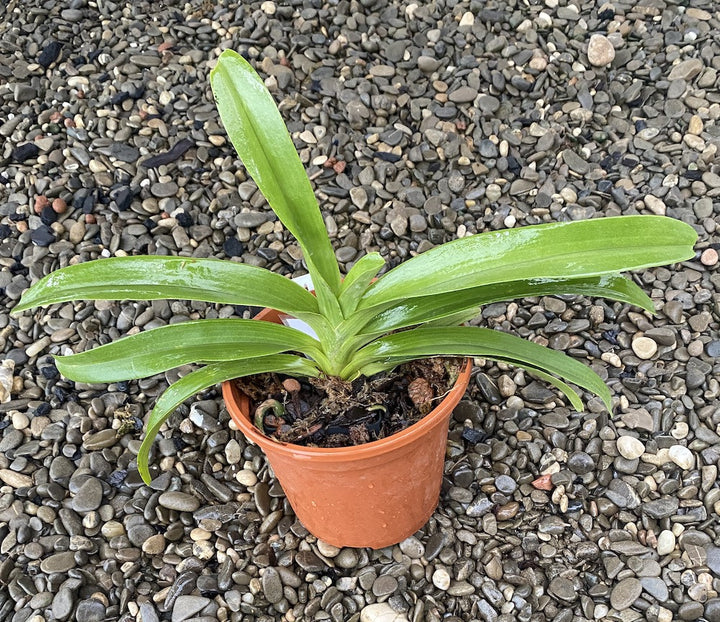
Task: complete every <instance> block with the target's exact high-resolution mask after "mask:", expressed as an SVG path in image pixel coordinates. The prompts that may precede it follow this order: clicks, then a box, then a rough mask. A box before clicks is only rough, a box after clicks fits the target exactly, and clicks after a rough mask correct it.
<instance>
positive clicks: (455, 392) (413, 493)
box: [222, 309, 472, 549]
mask: <svg viewBox="0 0 720 622" xmlns="http://www.w3.org/2000/svg"><path fill="white" fill-rule="evenodd" d="M280 317H281V316H280V314H279V313H278V312H277V311H274V310H270V309H265V310H264V311H262V312H261V313H260V314H258V316H257V319H262V320H267V321H274V322H280V321H281V320H280ZM471 369H472V365H471V362H470V361H469V360H468V361H467V362H466V364H465V367H464V368H463V370H462V372H461V374H460V376H459V378H458V380H457V382H456V383H455V386H454V387H453V388H452V389H451V391H450V392H449V393H448V394H447V396H446V397H445V398H444V399H443V401H442V402H441V403H440V404H439V405H438V406H437V408H435V409H434V410H433V411H432V412H430V413H429V414H428V415H427V416H426V417H424V418H423V419H421V420H420V421H418V422H417V423H415V424H414V425H412V426H410V427H409V428H407V429H405V430H403V431H402V432H398V433H397V434H394V435H393V436H391V437H388V438H385V439H381V440H379V441H374V442H372V443H367V444H365V445H358V446H354V447H334V448H317V447H302V446H300V445H292V444H289V443H280V442H278V441H274V440H272V439H270V438H268V437H267V436H265V435H264V434H262V433H261V432H260V431H259V430H258V429H257V428H256V427H255V425H254V424H253V422H252V418H251V416H250V404H249V400H248V398H247V396H246V395H244V394H243V393H242V392H241V391H239V390H238V389H237V388H236V387H235V384H234V382H232V381H229V382H225V383H224V384H223V387H222V389H223V397H224V399H225V404H226V406H227V409H228V411H229V412H230V415H231V417H232V418H233V420H234V421H235V423H236V424H237V426H238V427H239V428H240V430H241V431H242V432H243V434H244V435H245V436H246V437H247V438H248V439H249V440H251V441H252V442H254V443H256V444H257V445H259V446H260V447H261V448H262V450H263V451H264V452H265V455H266V456H267V459H268V462H269V463H270V466H272V469H273V471H274V472H275V475H276V477H277V478H278V481H279V482H280V484H281V485H282V487H283V490H284V491H285V494H286V496H287V498H288V500H289V501H290V504H291V505H292V507H293V509H294V510H295V514H296V515H297V517H298V519H299V520H300V521H301V522H302V524H303V525H304V526H305V527H306V528H307V529H308V530H309V531H310V532H311V533H312V534H313V535H315V536H317V537H318V538H320V539H321V540H323V541H325V542H327V543H329V544H332V545H335V546H340V547H342V546H351V547H363V546H369V547H372V548H374V549H378V548H383V547H385V546H390V545H392V544H396V543H398V542H400V541H402V540H404V539H405V538H407V537H408V536H411V535H412V534H413V533H415V532H416V531H417V530H418V529H420V528H421V527H422V526H423V525H424V524H425V523H426V522H427V520H428V519H429V518H430V515H431V514H432V513H433V511H434V510H435V507H436V506H437V503H438V499H439V497H440V485H441V483H442V473H443V463H444V458H445V445H446V442H447V433H448V424H449V421H450V415H451V414H452V411H453V409H454V408H455V406H456V405H457V403H458V402H459V401H460V399H461V398H462V396H463V394H464V393H465V390H466V388H467V385H468V382H469V380H470V371H471Z"/></svg>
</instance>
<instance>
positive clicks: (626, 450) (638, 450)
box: [617, 436, 645, 460]
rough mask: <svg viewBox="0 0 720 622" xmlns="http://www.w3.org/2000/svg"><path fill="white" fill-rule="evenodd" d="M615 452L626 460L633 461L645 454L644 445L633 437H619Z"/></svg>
mask: <svg viewBox="0 0 720 622" xmlns="http://www.w3.org/2000/svg"><path fill="white" fill-rule="evenodd" d="M617 450H618V452H619V453H620V455H621V456H622V457H623V458H625V459H626V460H635V459H636V458H639V457H640V456H642V455H643V454H644V453H645V445H643V443H642V441H640V440H638V439H637V438H635V437H634V436H621V437H620V438H619V439H618V440H617Z"/></svg>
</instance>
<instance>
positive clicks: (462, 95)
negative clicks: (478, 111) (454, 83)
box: [448, 86, 478, 104]
mask: <svg viewBox="0 0 720 622" xmlns="http://www.w3.org/2000/svg"><path fill="white" fill-rule="evenodd" d="M477 95H478V92H477V89H473V88H471V87H469V86H461V87H460V88H459V89H456V90H454V91H453V92H452V93H450V94H449V95H448V99H449V100H450V101H451V102H453V103H455V104H467V103H470V102H472V101H474V99H475V98H476V97H477Z"/></svg>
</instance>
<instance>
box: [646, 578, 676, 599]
mask: <svg viewBox="0 0 720 622" xmlns="http://www.w3.org/2000/svg"><path fill="white" fill-rule="evenodd" d="M640 584H641V585H642V588H643V590H645V591H646V592H647V593H648V594H650V596H652V597H653V598H654V599H655V600H657V601H658V602H660V603H663V602H665V601H666V600H667V599H668V597H669V596H670V592H669V591H668V588H667V585H665V582H664V581H663V580H662V579H660V578H658V577H641V578H640Z"/></svg>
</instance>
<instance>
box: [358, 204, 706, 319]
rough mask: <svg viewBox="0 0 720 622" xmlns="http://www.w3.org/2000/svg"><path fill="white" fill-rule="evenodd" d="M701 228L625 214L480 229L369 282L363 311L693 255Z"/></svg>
mask: <svg viewBox="0 0 720 622" xmlns="http://www.w3.org/2000/svg"><path fill="white" fill-rule="evenodd" d="M696 240H697V234H696V233H695V230H694V229H693V228H692V227H691V226H690V225H687V224H685V223H683V222H680V221H679V220H673V219H672V218H666V217H663V216H622V217H614V218H599V219H596V220H583V221H578V222H567V223H552V224H545V225H536V226H530V227H521V228H519V229H505V230H503V231H491V232H488V233H480V234H478V235H473V236H470V237H466V238H461V239H459V240H454V241H452V242H448V243H447V244H443V245H442V246H438V247H436V248H433V249H430V250H429V251H427V252H425V253H423V254H422V255H418V256H416V257H413V258H412V259H410V260H409V261H406V262H405V263H402V264H400V265H399V266H397V267H396V268H393V269H392V270H390V271H389V272H387V273H386V274H385V275H383V276H382V277H380V278H379V279H378V280H377V281H376V282H375V283H374V284H373V285H371V286H370V288H369V289H368V291H367V293H366V294H365V296H364V297H363V300H362V301H361V302H360V304H359V305H358V308H359V309H366V308H368V307H372V306H375V305H381V304H383V303H386V302H390V301H393V300H403V299H405V298H415V297H418V296H426V295H428V294H441V293H445V292H452V291H458V290H461V289H468V288H472V287H479V286H481V285H490V284H492V283H506V282H510V281H520V280H528V279H566V278H576V277H589V276H597V275H601V274H610V273H617V272H621V271H624V270H635V269H639V268H646V267H649V266H657V265H663V264H668V263H674V262H677V261H683V260H686V259H690V258H691V257H693V255H694V251H693V248H692V247H693V244H694V243H695V241H696Z"/></svg>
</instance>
